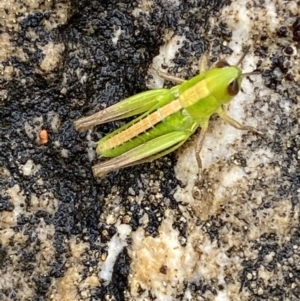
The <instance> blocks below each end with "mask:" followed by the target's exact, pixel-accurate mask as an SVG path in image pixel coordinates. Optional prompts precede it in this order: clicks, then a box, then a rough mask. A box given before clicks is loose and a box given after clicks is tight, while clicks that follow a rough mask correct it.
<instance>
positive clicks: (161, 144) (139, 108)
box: [74, 49, 260, 177]
mask: <svg viewBox="0 0 300 301" xmlns="http://www.w3.org/2000/svg"><path fill="white" fill-rule="evenodd" d="M247 51H248V49H247ZM247 51H245V52H244V54H243V55H242V57H241V58H240V60H239V62H238V63H237V65H236V66H230V65H229V64H228V63H227V62H225V61H220V62H218V63H217V64H216V66H215V67H214V68H212V69H210V70H208V71H206V72H203V73H200V74H199V75H197V76H195V77H193V78H191V79H190V80H187V81H183V80H181V79H177V78H174V80H176V81H179V82H181V84H179V85H177V86H174V87H173V88H171V89H157V90H150V91H146V92H142V93H139V94H137V95H134V96H132V97H129V98H126V99H124V100H123V101H121V102H119V103H117V104H115V105H112V106H110V107H108V108H106V109H104V110H102V111H99V112H98V113H95V114H93V115H91V116H88V117H83V118H80V119H78V120H76V121H75V122H74V125H75V128H76V129H77V130H79V131H81V130H85V129H87V128H89V127H91V126H94V125H98V124H103V123H106V122H109V121H115V120H119V119H122V118H127V117H130V116H134V115H140V114H141V115H140V116H138V117H137V118H135V119H134V120H132V121H131V122H129V123H127V124H125V125H124V126H122V127H120V128H119V129H117V130H115V131H113V132H112V133H110V134H108V135H106V136H105V137H103V138H102V139H100V140H99V142H98V145H97V149H96V152H97V154H98V155H99V156H100V157H107V158H112V159H109V160H107V161H105V162H101V163H99V164H96V165H95V166H93V168H92V169H93V174H94V176H96V177H101V176H104V175H105V174H107V173H109V172H111V171H114V170H117V169H120V168H124V167H129V166H133V165H136V164H141V163H144V162H151V161H153V160H155V159H157V158H160V157H162V156H165V155H167V154H169V153H171V152H173V151H174V150H176V149H177V148H179V147H180V146H181V145H182V144H183V143H185V142H186V141H187V140H188V139H189V137H190V136H191V135H192V134H193V133H194V132H195V131H196V130H197V128H198V127H201V132H200V135H199V138H198V141H197V144H196V156H197V162H198V166H199V169H200V170H201V168H202V164H201V158H200V150H201V148H202V144H203V141H204V137H205V134H206V132H207V128H208V124H209V119H210V117H211V116H212V115H213V114H215V113H216V114H218V115H219V116H220V117H221V118H222V119H223V120H224V121H225V122H226V123H228V124H230V125H231V126H233V127H235V128H237V129H240V130H247V131H253V132H256V133H258V134H260V132H258V131H257V130H256V129H255V128H253V127H251V126H245V125H242V124H240V123H239V122H237V121H236V120H234V119H232V118H231V117H230V116H228V115H227V114H226V112H225V111H224V110H223V105H224V104H227V103H229V102H230V101H231V100H232V99H233V97H234V96H236V95H237V94H238V92H239V90H240V88H241V83H242V78H243V77H244V76H246V75H252V74H255V72H252V73H244V74H243V73H242V70H241V69H240V68H239V67H238V66H239V64H240V63H241V62H242V60H243V59H244V57H245V55H246V53H247ZM166 77H167V76H166ZM170 78H171V77H170ZM171 79H173V77H172V78H171Z"/></svg>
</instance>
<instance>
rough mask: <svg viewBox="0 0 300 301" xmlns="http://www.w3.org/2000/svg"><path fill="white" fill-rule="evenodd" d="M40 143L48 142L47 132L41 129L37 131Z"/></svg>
mask: <svg viewBox="0 0 300 301" xmlns="http://www.w3.org/2000/svg"><path fill="white" fill-rule="evenodd" d="M39 139H40V144H46V143H47V142H48V132H47V131H46V130H41V131H40V133H39Z"/></svg>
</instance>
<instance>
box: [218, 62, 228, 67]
mask: <svg viewBox="0 0 300 301" xmlns="http://www.w3.org/2000/svg"><path fill="white" fill-rule="evenodd" d="M228 66H230V65H229V64H228V63H227V62H226V61H219V62H217V63H216V68H224V67H228Z"/></svg>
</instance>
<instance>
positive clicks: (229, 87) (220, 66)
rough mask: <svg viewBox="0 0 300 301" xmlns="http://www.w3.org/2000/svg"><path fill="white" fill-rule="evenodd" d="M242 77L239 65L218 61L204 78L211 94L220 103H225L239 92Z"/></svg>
mask: <svg viewBox="0 0 300 301" xmlns="http://www.w3.org/2000/svg"><path fill="white" fill-rule="evenodd" d="M242 77H243V76H242V70H241V69H240V68H239V67H237V66H230V65H229V64H228V63H227V62H225V61H220V62H218V63H217V65H216V66H215V68H212V69H211V70H209V71H208V72H207V76H206V77H205V80H206V83H207V87H208V89H209V91H210V92H211V94H212V95H213V96H214V97H215V98H216V100H218V101H219V102H220V103H221V104H225V103H228V102H230V101H231V99H232V98H233V97H234V96H236V95H237V94H238V93H239V91H240V88H241V83H242Z"/></svg>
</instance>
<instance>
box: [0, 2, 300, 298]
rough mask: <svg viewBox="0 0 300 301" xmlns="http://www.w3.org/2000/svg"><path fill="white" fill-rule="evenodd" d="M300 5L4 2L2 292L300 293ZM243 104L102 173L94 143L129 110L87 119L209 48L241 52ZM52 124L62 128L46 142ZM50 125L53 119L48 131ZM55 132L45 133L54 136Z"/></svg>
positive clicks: (188, 72)
mask: <svg viewBox="0 0 300 301" xmlns="http://www.w3.org/2000/svg"><path fill="white" fill-rule="evenodd" d="M299 15H300V4H299V2H296V1H282V0H278V1H268V0H264V1H259V2H258V1H252V0H249V1H245V0H242V1H231V2H230V1H181V0H178V1H80V0H78V1H30V0H26V1H25V0H24V1H13V0H2V1H1V3H0V46H1V47H0V122H1V124H0V137H1V138H0V149H1V152H0V183H1V186H0V192H1V193H0V270H1V277H0V300H5V301H6V300H14V301H15V300H22V301H23V300H72V301H75V300H206V301H208V300H218V301H219V300H285V301H287V300H298V299H299V296H300V274H299V266H300V226H299V196H300V177H299V175H300V164H299V161H300V160H299V159H300V150H299V147H300V131H299V119H300V99H299V98H300V88H299V82H300V78H299V77H300V75H299V70H300V68H299V64H300V63H299V62H300V60H299V42H300V19H299ZM247 45H250V46H251V50H250V52H249V54H248V55H247V57H246V59H245V61H244V62H243V65H242V68H243V70H244V71H245V72H249V71H252V70H256V69H257V70H259V71H260V72H261V75H256V76H251V77H250V78H245V79H244V82H243V89H242V91H241V92H240V93H239V95H238V96H237V97H236V98H235V99H234V100H233V101H232V103H231V104H230V105H229V107H228V111H229V114H230V115H231V116H232V117H234V118H235V119H237V120H239V121H241V122H243V123H245V124H249V125H252V126H255V127H257V128H258V129H259V130H260V131H262V132H263V133H264V136H263V137H260V136H257V135H255V134H253V133H246V132H241V131H238V130H236V129H234V128H232V127H230V126H228V125H226V124H224V123H223V122H222V120H219V119H217V118H212V122H211V126H210V129H209V132H208V134H207V137H206V140H205V145H204V148H203V151H202V153H201V156H202V161H203V165H204V171H203V182H202V183H201V184H199V183H197V181H196V180H197V174H198V169H197V165H196V161H195V153H194V141H195V139H191V140H190V141H189V142H187V143H186V144H185V145H184V146H183V147H182V148H181V149H180V150H178V151H177V152H176V153H175V154H173V155H170V156H167V157H165V158H163V159H160V160H157V161H155V162H153V163H151V164H143V165H139V166H135V167H132V168H128V169H124V170H120V171H118V172H114V173H111V174H109V175H107V176H106V177H105V178H104V179H95V178H93V176H92V174H91V165H92V164H93V163H94V162H96V161H97V160H98V159H97V158H95V154H94V149H93V148H94V143H93V141H97V140H98V139H99V138H100V137H102V136H103V135H105V134H106V133H108V132H110V131H111V130H112V129H113V128H116V127H117V126H119V125H120V124H121V122H115V123H113V124H107V125H102V126H99V127H96V128H95V129H93V130H90V131H87V132H84V133H77V132H76V131H75V129H74V128H73V121H74V120H75V119H77V118H79V117H81V116H84V115H88V114H91V113H93V112H96V111H97V110H99V109H101V108H104V107H106V106H109V105H111V104H113V103H116V102H117V101H119V100H121V99H123V98H125V97H127V96H130V95H133V94H136V93H138V92H140V91H144V90H146V89H149V88H157V87H161V86H162V85H165V86H171V83H169V82H163V80H162V79H161V78H159V77H158V76H157V74H155V71H154V69H153V67H155V68H157V67H160V68H162V69H164V70H165V71H167V72H169V73H170V74H174V75H176V76H181V77H182V78H190V77H192V76H194V75H195V74H197V72H198V62H199V59H200V57H201V56H202V54H203V53H209V56H210V60H209V63H210V64H213V63H214V62H215V61H217V60H218V59H219V58H221V59H226V60H228V61H229V62H230V63H231V64H235V63H236V62H237V61H238V58H239V57H240V56H241V53H242V51H243V47H245V46H247ZM42 130H46V132H47V134H48V138H47V139H46V140H48V141H46V140H45V139H44V138H43V139H41V131H42ZM44 133H45V132H43V134H44ZM43 137H44V136H43Z"/></svg>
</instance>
